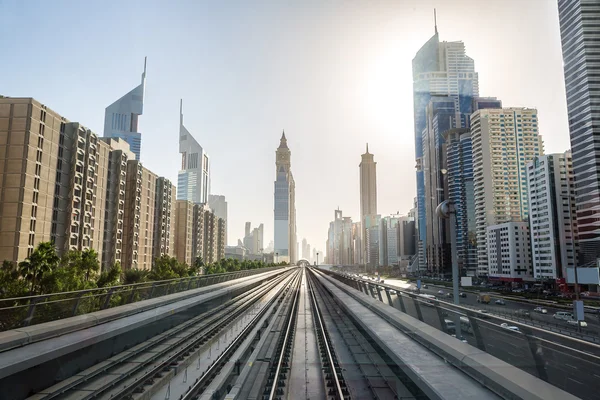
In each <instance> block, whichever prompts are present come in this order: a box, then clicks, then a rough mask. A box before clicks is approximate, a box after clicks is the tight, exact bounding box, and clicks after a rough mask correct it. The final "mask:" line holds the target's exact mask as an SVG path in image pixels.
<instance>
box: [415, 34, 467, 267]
mask: <svg viewBox="0 0 600 400" xmlns="http://www.w3.org/2000/svg"><path fill="white" fill-rule="evenodd" d="M412 66H413V106H414V123H415V132H414V133H415V160H416V168H417V173H416V175H417V176H416V177H417V213H418V214H417V225H418V230H419V243H418V244H417V247H418V248H419V251H421V252H424V253H426V254H429V255H434V257H435V258H434V259H433V260H431V262H433V263H435V264H436V266H435V267H434V266H433V265H430V268H433V269H437V270H438V272H442V271H443V270H445V269H446V267H447V266H448V265H446V264H447V263H448V262H449V257H446V256H445V255H444V251H445V250H444V248H443V243H444V237H443V235H444V232H445V231H444V229H443V224H438V221H436V222H435V224H436V225H435V226H433V224H434V221H433V219H434V218H435V216H433V215H431V216H430V217H428V213H431V211H430V210H431V208H432V206H433V203H435V202H438V204H439V201H440V200H443V193H444V192H443V190H444V188H443V185H444V184H443V177H441V175H440V168H442V167H441V166H442V165H444V163H445V160H444V153H443V151H442V148H443V145H444V138H443V135H442V134H443V132H444V130H446V129H449V128H463V127H468V123H469V122H468V121H469V115H470V114H471V112H472V100H473V97H475V96H478V95H479V80H478V75H477V73H476V72H475V63H474V61H473V59H471V58H469V57H468V56H467V55H466V54H465V46H464V44H463V43H462V42H440V41H439V34H438V31H437V27H436V29H435V34H434V35H433V36H432V37H431V38H430V39H429V40H428V41H427V43H425V44H424V45H423V47H421V49H420V50H419V51H418V52H417V54H416V56H415V58H414V59H413V62H412ZM434 97H446V98H445V99H436V100H435V101H436V102H437V101H440V102H443V103H444V108H446V105H447V104H448V102H449V103H451V104H452V105H453V108H454V110H453V112H450V114H452V118H451V122H450V124H449V125H448V126H444V127H442V126H441V125H437V126H435V125H434V124H435V123H436V120H437V124H446V123H447V122H448V120H444V121H441V119H439V118H438V119H436V118H435V116H434V115H433V114H431V115H429V116H428V115H427V110H428V109H429V110H430V112H437V111H438V108H437V107H435V106H430V102H431V101H432V99H433V98H434ZM446 113H447V110H444V114H446ZM440 121H441V122H440ZM428 147H429V148H428ZM440 182H442V183H440ZM440 185H442V186H440ZM427 193H431V194H430V195H429V196H428V195H427ZM435 206H437V204H435ZM428 210H429V211H428ZM433 211H435V207H433ZM434 235H435V237H436V239H435V243H428V241H431V240H433V237H434ZM440 235H442V236H440ZM428 258H429V256H427V259H425V254H420V255H419V259H420V260H422V261H424V262H425V263H427V264H430V260H429V259H428ZM419 268H420V269H423V268H425V265H420V266H419Z"/></svg>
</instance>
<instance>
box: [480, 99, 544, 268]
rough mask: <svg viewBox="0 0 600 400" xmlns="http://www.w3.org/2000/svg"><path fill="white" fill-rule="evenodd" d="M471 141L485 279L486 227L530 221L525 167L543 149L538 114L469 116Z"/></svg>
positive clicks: (500, 111)
mask: <svg viewBox="0 0 600 400" xmlns="http://www.w3.org/2000/svg"><path fill="white" fill-rule="evenodd" d="M471 142H472V152H473V156H472V157H473V184H474V192H475V225H476V234H477V263H478V269H477V273H478V274H479V275H487V274H491V271H490V269H489V268H488V254H487V248H488V247H487V245H486V241H487V237H488V235H487V227H488V226H491V225H497V224H502V223H506V222H511V221H515V222H519V221H526V220H527V218H528V214H529V201H528V199H527V168H526V165H527V163H528V162H530V161H532V160H533V159H534V158H535V157H538V156H540V155H541V154H543V151H544V149H543V144H542V138H541V136H540V135H539V132H538V119H537V110H535V109H531V108H497V109H496V108H495V109H481V110H477V111H475V112H474V113H473V114H472V115H471Z"/></svg>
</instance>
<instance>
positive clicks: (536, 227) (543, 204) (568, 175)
mask: <svg viewBox="0 0 600 400" xmlns="http://www.w3.org/2000/svg"><path fill="white" fill-rule="evenodd" d="M527 188H528V195H529V220H530V225H531V226H530V228H531V251H532V260H533V275H534V277H535V278H536V279H539V280H554V279H557V278H566V277H567V268H573V267H575V264H576V257H577V248H576V247H577V246H576V237H577V220H576V200H575V183H574V178H573V162H572V159H571V152H570V151H567V152H565V153H558V154H547V155H545V156H540V157H536V158H535V159H534V160H533V161H532V162H530V163H529V164H527Z"/></svg>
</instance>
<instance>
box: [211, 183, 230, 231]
mask: <svg viewBox="0 0 600 400" xmlns="http://www.w3.org/2000/svg"><path fill="white" fill-rule="evenodd" d="M208 206H209V207H210V209H211V210H213V212H214V213H215V215H216V216H217V217H219V218H221V219H222V220H223V221H224V223H225V243H228V241H229V233H228V230H227V201H226V200H225V196H223V195H217V194H209V195H208Z"/></svg>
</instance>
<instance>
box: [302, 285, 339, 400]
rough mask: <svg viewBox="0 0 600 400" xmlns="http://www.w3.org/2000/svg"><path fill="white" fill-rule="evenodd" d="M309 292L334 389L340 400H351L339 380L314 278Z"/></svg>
mask: <svg viewBox="0 0 600 400" xmlns="http://www.w3.org/2000/svg"><path fill="white" fill-rule="evenodd" d="M309 282H310V283H309V286H310V287H309V291H310V298H311V302H312V304H313V308H314V310H315V311H314V314H313V315H314V318H315V321H316V322H317V324H316V325H317V326H316V327H317V328H318V329H319V331H320V332H321V336H322V337H323V345H324V347H325V353H326V354H325V355H326V357H327V360H328V362H329V365H330V366H331V375H332V376H333V381H334V386H335V387H334V389H335V395H336V396H337V398H338V399H346V398H349V396H348V395H346V394H345V393H344V390H343V389H342V385H341V384H340V380H339V378H338V371H336V368H335V363H334V360H333V354H332V351H331V347H330V346H329V343H328V342H329V341H328V337H327V331H326V330H325V325H324V324H323V317H322V315H321V312H320V311H319V306H318V304H317V299H316V296H315V293H314V289H315V286H314V283H313V281H312V278H311V279H310V280H309ZM325 390H326V391H327V388H325Z"/></svg>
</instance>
